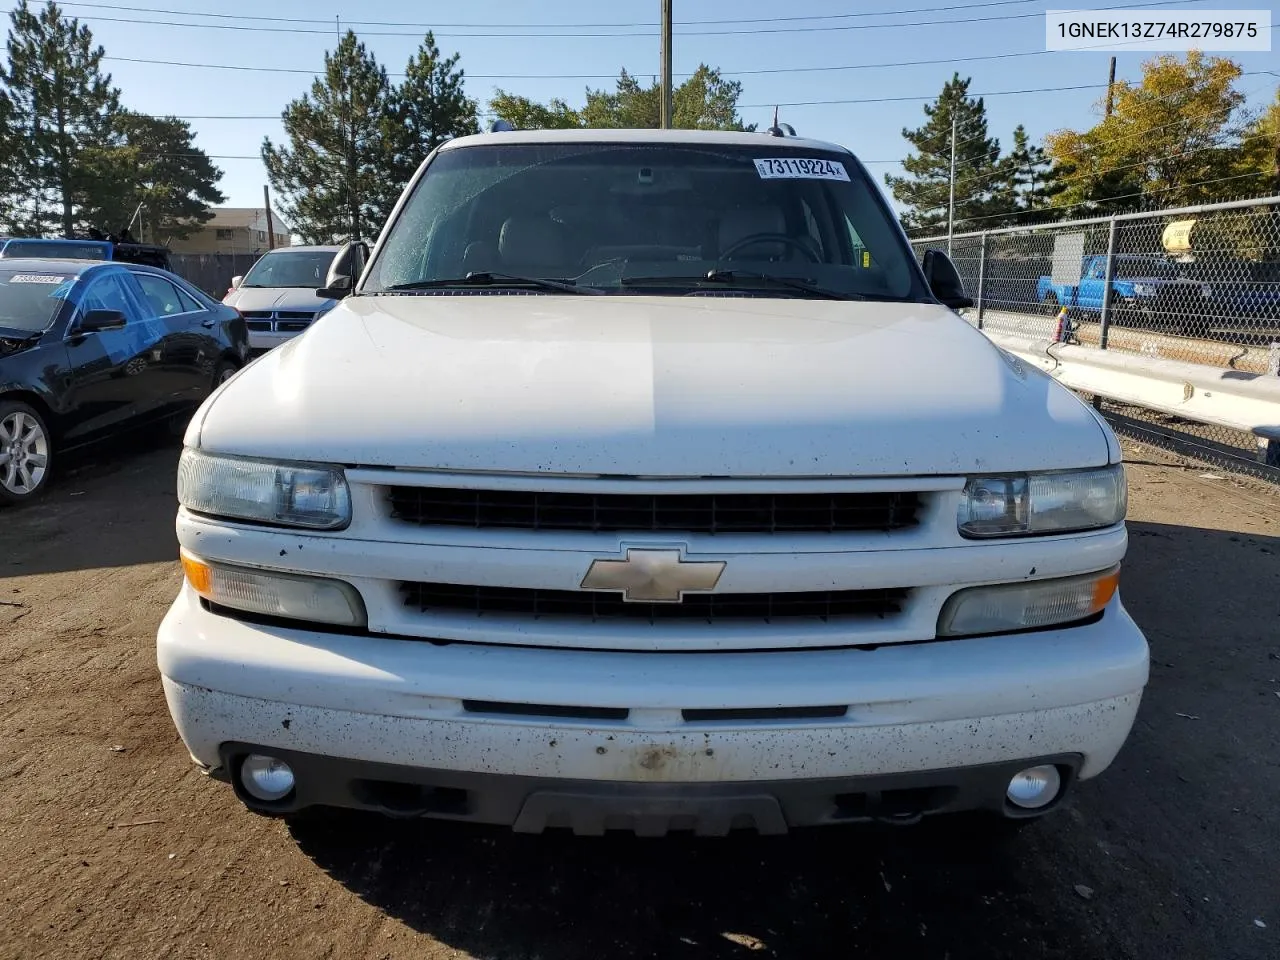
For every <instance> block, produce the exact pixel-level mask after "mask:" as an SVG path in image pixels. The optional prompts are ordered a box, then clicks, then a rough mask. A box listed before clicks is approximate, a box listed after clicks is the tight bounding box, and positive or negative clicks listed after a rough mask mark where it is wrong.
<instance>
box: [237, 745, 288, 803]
mask: <svg viewBox="0 0 1280 960" xmlns="http://www.w3.org/2000/svg"><path fill="white" fill-rule="evenodd" d="M240 783H241V784H242V785H243V786H244V788H245V790H247V791H248V793H249V796H251V797H253V798H254V799H256V800H265V801H268V802H270V801H273V800H280V799H282V798H284V797H287V796H288V795H289V793H290V791H292V790H293V770H292V769H291V768H290V767H289V765H288V764H287V763H285V762H284V761H283V760H277V759H276V758H275V757H265V756H263V755H262V754H260V753H251V754H249V756H247V757H245V758H244V763H242V764H241V765H240Z"/></svg>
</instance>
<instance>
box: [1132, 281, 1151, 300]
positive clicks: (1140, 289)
mask: <svg viewBox="0 0 1280 960" xmlns="http://www.w3.org/2000/svg"><path fill="white" fill-rule="evenodd" d="M1133 292H1134V293H1136V294H1137V295H1138V296H1140V297H1145V296H1146V295H1147V294H1149V293H1155V292H1156V290H1155V287H1153V286H1151V284H1149V283H1135V284H1134V285H1133Z"/></svg>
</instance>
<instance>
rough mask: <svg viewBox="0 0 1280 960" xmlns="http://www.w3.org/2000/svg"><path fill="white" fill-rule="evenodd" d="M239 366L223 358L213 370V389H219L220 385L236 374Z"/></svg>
mask: <svg viewBox="0 0 1280 960" xmlns="http://www.w3.org/2000/svg"><path fill="white" fill-rule="evenodd" d="M239 369H240V368H239V367H237V366H236V365H235V364H234V363H232V362H231V361H230V360H223V361H222V362H220V363H219V364H218V365H217V366H216V367H214V370H213V389H215V390H217V389H218V388H219V387H220V386H222V385H223V384H224V383H226V382H227V381H228V380H230V379H231V378H232V377H234V376H235V375H236V371H237V370H239Z"/></svg>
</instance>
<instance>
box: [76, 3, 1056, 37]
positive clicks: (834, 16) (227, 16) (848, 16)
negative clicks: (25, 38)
mask: <svg viewBox="0 0 1280 960" xmlns="http://www.w3.org/2000/svg"><path fill="white" fill-rule="evenodd" d="M1034 2H1038V0H987V2H983V3H968V4H947V5H945V6H939V7H912V8H909V9H905V10H866V11H861V12H858V13H824V14H808V15H799V16H790V17H759V18H755V19H743V18H739V17H735V18H733V19H728V20H681V21H678V23H680V24H684V25H687V26H699V25H716V24H726V23H728V24H734V23H788V22H790V23H795V22H799V21H802V20H852V19H862V18H864V17H891V16H899V15H903V14H908V13H944V12H946V13H950V12H958V11H963V10H976V9H979V8H984V7H1006V6H1022V5H1023V4H1027V3H1034ZM61 5H62V6H64V7H86V8H89V9H94V10H118V11H125V12H132V13H161V14H167V15H177V16H198V17H204V18H206V19H211V20H213V19H217V20H236V21H245V20H256V21H258V22H262V23H308V24H323V25H325V26H327V25H328V23H329V21H328V20H320V19H315V18H308V17H263V16H250V15H242V14H233V13H193V12H192V11H189V10H166V9H158V8H155V7H135V6H127V5H124V4H116V3H63V4H61ZM347 24H348V25H349V26H366V27H420V28H423V29H438V28H440V27H446V28H463V29H468V28H475V29H483V28H490V27H505V28H510V29H513V30H516V29H523V30H528V29H536V28H547V29H550V28H556V27H582V28H606V27H615V28H624V27H655V28H656V27H658V26H660V24H659V23H658V22H657V21H654V20H646V21H639V22H632V23H620V22H609V23H568V22H561V23H548V22H546V21H541V22H537V23H422V22H413V21H397V20H348V21H347Z"/></svg>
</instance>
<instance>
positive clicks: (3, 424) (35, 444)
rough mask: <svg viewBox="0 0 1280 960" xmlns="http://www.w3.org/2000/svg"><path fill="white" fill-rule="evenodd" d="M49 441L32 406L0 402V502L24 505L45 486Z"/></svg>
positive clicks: (48, 472) (50, 452) (49, 467)
mask: <svg viewBox="0 0 1280 960" xmlns="http://www.w3.org/2000/svg"><path fill="white" fill-rule="evenodd" d="M52 467H53V438H52V436H51V435H50V433H49V425H48V424H47V423H45V421H44V417H43V416H41V415H40V411H38V410H37V409H36V408H35V407H33V406H31V405H30V404H29V403H23V402H22V401H21V400H0V503H27V502H29V501H31V500H35V499H36V498H37V497H39V496H40V495H41V494H42V493H44V491H45V488H46V487H47V486H48V485H49V477H50V476H51V475H52Z"/></svg>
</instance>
